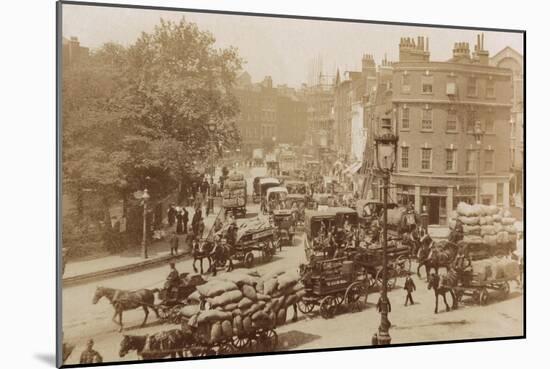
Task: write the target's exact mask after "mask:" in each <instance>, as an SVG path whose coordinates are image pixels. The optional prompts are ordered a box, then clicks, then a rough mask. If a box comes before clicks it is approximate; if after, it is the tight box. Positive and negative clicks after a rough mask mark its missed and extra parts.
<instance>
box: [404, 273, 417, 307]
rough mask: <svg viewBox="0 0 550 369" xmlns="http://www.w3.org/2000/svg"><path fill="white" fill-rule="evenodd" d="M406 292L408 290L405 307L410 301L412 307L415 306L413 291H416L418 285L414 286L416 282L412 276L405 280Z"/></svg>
mask: <svg viewBox="0 0 550 369" xmlns="http://www.w3.org/2000/svg"><path fill="white" fill-rule="evenodd" d="M404 288H405V290H407V297H405V306H407V303H408V302H409V301H410V303H411V305H414V301H413V297H412V293H413V291H416V285H415V284H414V281H413V280H412V278H411V276H410V275H408V276H407V279H405V287H404Z"/></svg>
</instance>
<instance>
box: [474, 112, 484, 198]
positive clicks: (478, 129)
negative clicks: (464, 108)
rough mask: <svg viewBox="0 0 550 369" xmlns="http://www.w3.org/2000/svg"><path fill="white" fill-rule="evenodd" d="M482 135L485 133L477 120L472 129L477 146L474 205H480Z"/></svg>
mask: <svg viewBox="0 0 550 369" xmlns="http://www.w3.org/2000/svg"><path fill="white" fill-rule="evenodd" d="M484 135H485V131H483V130H482V129H481V122H480V121H479V120H477V121H476V124H475V128H474V138H475V140H476V144H477V173H476V174H477V177H476V204H479V203H481V201H480V197H481V177H480V176H481V143H482V140H483V136H484Z"/></svg>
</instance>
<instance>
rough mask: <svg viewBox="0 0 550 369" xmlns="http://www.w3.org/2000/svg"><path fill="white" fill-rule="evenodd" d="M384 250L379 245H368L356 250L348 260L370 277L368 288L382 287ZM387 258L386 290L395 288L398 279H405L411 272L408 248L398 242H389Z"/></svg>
mask: <svg viewBox="0 0 550 369" xmlns="http://www.w3.org/2000/svg"><path fill="white" fill-rule="evenodd" d="M383 253H384V248H383V247H382V246H381V245H378V244H373V245H369V246H368V247H367V248H365V249H358V250H356V251H355V252H354V253H353V254H351V256H350V258H351V259H352V260H353V262H354V263H355V265H356V267H359V268H362V269H363V270H364V273H366V274H367V275H370V276H371V277H372V278H371V279H369V280H370V281H371V282H372V283H371V285H370V286H369V287H378V288H380V287H381V286H382V281H383V278H382V274H383V258H384V255H383ZM387 258H388V269H387V273H388V284H387V287H388V289H392V288H394V287H395V285H396V283H397V278H398V277H405V276H406V275H408V274H409V273H410V270H411V257H410V247H409V246H406V245H403V244H401V243H400V242H396V241H390V242H389V243H388V250H387Z"/></svg>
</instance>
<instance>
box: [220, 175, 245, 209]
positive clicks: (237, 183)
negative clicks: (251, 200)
mask: <svg viewBox="0 0 550 369" xmlns="http://www.w3.org/2000/svg"><path fill="white" fill-rule="evenodd" d="M223 186H224V190H223V199H222V205H223V206H224V207H232V206H244V205H246V181H245V180H244V176H243V175H242V174H239V173H234V174H231V175H230V176H229V178H228V179H227V180H226V181H225V182H224V185H223Z"/></svg>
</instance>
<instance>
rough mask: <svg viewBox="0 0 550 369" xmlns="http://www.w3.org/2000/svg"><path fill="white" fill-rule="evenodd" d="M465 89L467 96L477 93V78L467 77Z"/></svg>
mask: <svg viewBox="0 0 550 369" xmlns="http://www.w3.org/2000/svg"><path fill="white" fill-rule="evenodd" d="M466 91H467V94H468V96H476V95H477V80H476V78H475V77H469V78H468V85H467V88H466Z"/></svg>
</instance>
